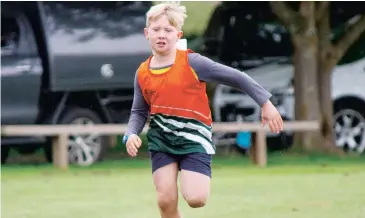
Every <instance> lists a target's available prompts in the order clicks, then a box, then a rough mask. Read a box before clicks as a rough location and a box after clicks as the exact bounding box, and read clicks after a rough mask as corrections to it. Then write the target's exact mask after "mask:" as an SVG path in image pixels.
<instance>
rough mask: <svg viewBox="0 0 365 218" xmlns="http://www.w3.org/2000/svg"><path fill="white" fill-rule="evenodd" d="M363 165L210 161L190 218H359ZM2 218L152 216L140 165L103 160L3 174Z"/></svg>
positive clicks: (330, 160) (145, 171) (363, 206)
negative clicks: (202, 194)
mask: <svg viewBox="0 0 365 218" xmlns="http://www.w3.org/2000/svg"><path fill="white" fill-rule="evenodd" d="M364 181H365V167H364V160H363V159H362V158H353V157H351V158H336V157H319V156H307V157H304V156H286V155H280V154H274V155H271V156H270V159H269V166H268V167H267V168H261V169H260V168H257V167H254V166H252V165H251V164H250V163H249V161H248V160H247V158H242V157H241V158H238V157H235V158H221V157H217V158H215V159H214V161H213V180H212V194H211V198H210V199H209V202H208V204H207V205H206V207H205V208H203V209H190V208H189V207H188V206H187V205H186V203H185V202H184V201H183V200H182V199H180V208H181V211H182V212H183V214H184V215H185V217H191V218H207V217H209V218H221V217H229V218H236V217H237V218H238V217H245V218H265V217H268V218H286V217H288V218H292V217H295V218H302V217H303V218H304V217H305V218H307V217H308V218H317V217H321V218H326V217H328V218H330V217H332V218H343V217H346V218H361V217H365V216H364V215H365V189H364ZM2 217H6V218H33V217H34V218H49V217H52V218H58V217H60V218H61V217H62V218H63V217H72V218H94V217H95V218H100V217H106V218H114V217H115V218H117V217H118V218H119V217H123V218H129V217H130V218H142V217H146V218H147V217H148V218H152V217H159V214H158V210H157V207H156V202H155V193H154V187H153V185H152V179H151V173H150V168H149V162H148V161H147V160H141V159H137V160H129V159H123V160H115V161H105V162H103V163H100V164H97V165H93V166H91V167H89V168H79V167H71V169H70V170H69V171H66V172H64V171H60V170H55V169H54V168H53V167H52V166H51V165H49V164H41V165H38V166H34V165H30V164H22V165H15V164H10V165H5V166H3V167H2Z"/></svg>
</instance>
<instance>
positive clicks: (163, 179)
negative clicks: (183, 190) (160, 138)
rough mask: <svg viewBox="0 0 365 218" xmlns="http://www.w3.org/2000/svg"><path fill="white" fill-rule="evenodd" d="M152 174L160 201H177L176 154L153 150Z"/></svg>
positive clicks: (177, 168)
mask: <svg viewBox="0 0 365 218" xmlns="http://www.w3.org/2000/svg"><path fill="white" fill-rule="evenodd" d="M151 162H152V176H153V183H154V185H155V188H156V192H157V197H158V199H159V201H161V200H163V201H166V202H169V201H170V202H171V201H177V177H178V170H179V167H178V163H177V160H176V158H175V157H174V156H172V155H169V154H166V153H162V152H151Z"/></svg>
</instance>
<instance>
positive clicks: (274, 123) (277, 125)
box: [261, 100, 283, 133]
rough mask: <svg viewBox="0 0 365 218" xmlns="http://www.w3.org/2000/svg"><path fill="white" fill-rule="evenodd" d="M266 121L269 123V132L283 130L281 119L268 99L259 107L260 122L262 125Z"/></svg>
mask: <svg viewBox="0 0 365 218" xmlns="http://www.w3.org/2000/svg"><path fill="white" fill-rule="evenodd" d="M266 123H268V124H269V127H270V130H271V132H276V133H279V132H280V131H283V119H282V118H281V115H280V113H279V111H278V110H277V109H276V107H275V106H274V105H273V104H272V103H271V101H270V100H269V101H267V102H266V103H265V104H263V105H262V108H261V124H262V126H264V125H265V124H266Z"/></svg>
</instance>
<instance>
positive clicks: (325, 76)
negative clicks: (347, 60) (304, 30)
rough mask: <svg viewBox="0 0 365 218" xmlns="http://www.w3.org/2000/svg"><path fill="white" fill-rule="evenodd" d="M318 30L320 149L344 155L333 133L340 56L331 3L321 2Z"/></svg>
mask: <svg viewBox="0 0 365 218" xmlns="http://www.w3.org/2000/svg"><path fill="white" fill-rule="evenodd" d="M316 19H317V30H318V50H319V52H318V56H317V58H318V60H317V63H318V69H317V70H318V72H317V75H318V89H319V90H318V91H319V102H320V119H319V121H320V127H321V131H320V133H321V139H320V143H319V144H318V148H319V149H320V150H322V151H326V152H329V153H336V154H342V153H343V151H342V150H341V149H339V148H337V147H336V146H335V135H334V132H333V101H332V94H331V93H332V71H333V68H334V67H335V66H336V64H337V62H338V55H337V53H336V51H335V50H334V48H333V46H332V42H331V28H330V22H329V3H328V2H320V3H319V6H318V8H317V14H316Z"/></svg>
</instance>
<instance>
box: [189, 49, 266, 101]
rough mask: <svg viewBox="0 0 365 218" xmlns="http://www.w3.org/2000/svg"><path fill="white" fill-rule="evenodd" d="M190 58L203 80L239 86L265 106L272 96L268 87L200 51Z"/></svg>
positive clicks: (191, 64) (200, 78)
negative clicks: (205, 55)
mask: <svg viewBox="0 0 365 218" xmlns="http://www.w3.org/2000/svg"><path fill="white" fill-rule="evenodd" d="M188 58H189V64H190V66H191V67H192V68H193V69H194V71H195V72H196V74H197V76H198V78H199V80H201V81H205V82H215V83H219V84H224V85H227V86H231V87H234V88H237V89H239V90H241V91H243V92H245V93H247V94H248V95H249V96H250V97H251V98H252V99H253V100H255V101H256V102H257V104H259V105H260V106H263V104H264V103H266V102H267V101H268V100H269V99H270V97H271V94H270V93H269V92H268V91H267V90H266V89H264V88H263V87H262V86H260V85H259V84H258V83H257V82H256V81H254V80H253V79H252V78H251V77H250V76H248V75H247V74H245V73H243V72H241V71H239V70H236V69H234V68H232V67H228V66H225V65H223V64H220V63H217V62H215V61H213V60H211V59H209V58H207V57H204V56H202V55H200V54H198V53H190V54H189V56H188Z"/></svg>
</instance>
